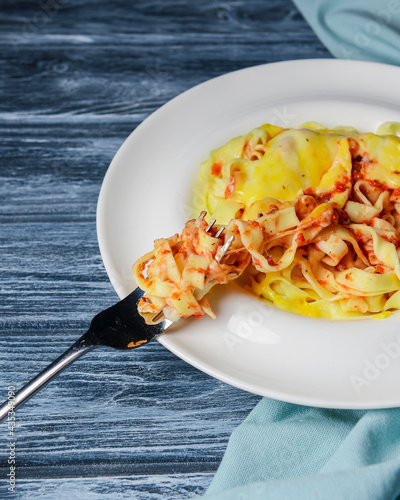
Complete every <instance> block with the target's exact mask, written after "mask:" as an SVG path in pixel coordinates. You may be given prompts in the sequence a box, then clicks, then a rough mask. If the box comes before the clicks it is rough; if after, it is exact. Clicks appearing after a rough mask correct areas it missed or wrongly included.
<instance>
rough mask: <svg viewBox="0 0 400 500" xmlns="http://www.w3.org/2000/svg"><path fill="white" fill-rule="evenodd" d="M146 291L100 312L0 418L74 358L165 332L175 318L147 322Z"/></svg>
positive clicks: (2, 410) (128, 345)
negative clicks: (141, 305) (142, 302)
mask: <svg viewBox="0 0 400 500" xmlns="http://www.w3.org/2000/svg"><path fill="white" fill-rule="evenodd" d="M205 215H206V212H201V214H200V216H199V218H204V217H205ZM215 222H216V221H215V219H213V220H212V221H211V222H210V224H209V225H208V226H207V228H206V231H207V232H208V231H210V230H211V228H212V227H213V225H214V224H215ZM223 230H224V227H221V228H220V229H219V231H218V232H217V233H216V235H215V236H220V235H221V233H222V231H223ZM233 239H234V237H233V236H231V237H230V238H229V239H228V240H227V241H226V242H225V244H224V245H223V246H222V247H220V248H219V250H218V252H217V254H216V255H215V260H217V262H220V261H221V259H222V258H223V256H224V255H225V253H226V251H227V250H228V248H229V247H230V245H231V244H232V241H233ZM144 293H145V292H144V291H143V290H141V289H140V288H136V290H134V291H133V292H131V293H130V294H129V295H128V296H127V297H125V298H124V299H123V300H121V301H120V302H117V303H116V304H114V305H113V306H111V307H109V308H108V309H105V310H104V311H102V312H100V313H99V314H97V315H96V316H95V317H94V318H93V319H92V321H91V323H90V327H89V330H88V331H87V332H86V333H85V334H83V335H82V337H81V338H79V339H78V340H77V341H76V342H75V343H74V344H73V345H72V346H71V347H70V348H69V349H67V350H66V351H65V352H64V354H62V355H61V356H60V357H59V358H57V359H56V360H55V361H53V363H51V364H50V365H48V366H47V368H45V369H44V370H43V371H41V372H40V373H39V374H38V375H36V377H34V378H33V379H32V380H31V381H30V382H28V383H27V384H26V385H24V386H23V387H22V389H20V390H19V391H18V392H16V393H15V395H14V398H13V399H11V400H8V401H6V402H5V403H3V404H2V405H1V406H0V421H1V420H3V419H4V418H5V417H6V416H7V415H8V414H9V413H10V412H13V411H14V410H16V409H17V408H18V407H19V406H21V405H22V404H24V403H25V402H26V401H27V400H28V399H29V398H31V397H32V396H33V395H34V394H36V393H37V392H38V391H39V390H40V389H41V388H42V387H44V386H45V385H46V384H47V383H48V382H50V381H51V380H52V379H53V378H54V377H56V376H57V375H58V374H59V373H61V372H62V371H63V370H65V368H67V367H68V366H69V365H71V364H72V363H73V362H74V361H76V360H77V359H79V358H80V357H81V356H83V355H84V354H87V353H88V352H90V351H91V350H93V349H95V348H96V347H100V346H103V347H111V348H113V349H119V350H129V349H134V348H136V347H140V346H142V345H144V344H147V343H148V342H150V341H151V340H153V339H156V338H157V337H159V336H160V335H161V334H162V333H164V332H165V330H166V329H167V328H168V327H169V326H170V325H171V324H172V321H170V320H168V319H166V318H164V317H163V315H162V312H161V313H158V314H157V315H156V316H155V317H154V318H153V321H159V320H160V321H159V322H158V323H155V324H154V323H153V324H151V325H148V324H146V322H145V321H144V319H143V318H142V317H141V316H140V314H139V312H138V309H137V303H138V302H139V299H140V297H142V295H144Z"/></svg>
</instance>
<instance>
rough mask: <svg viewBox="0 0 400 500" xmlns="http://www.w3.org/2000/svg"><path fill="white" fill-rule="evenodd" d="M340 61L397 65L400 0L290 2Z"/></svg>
mask: <svg viewBox="0 0 400 500" xmlns="http://www.w3.org/2000/svg"><path fill="white" fill-rule="evenodd" d="M293 2H294V3H295V4H296V6H297V7H298V9H299V10H300V11H301V13H302V14H303V16H304V17H305V18H306V20H307V21H308V23H309V24H310V25H311V27H312V29H313V30H314V31H315V33H316V34H317V36H318V37H319V39H320V40H321V42H322V43H323V44H325V46H326V47H327V48H328V50H329V51H330V52H331V53H332V54H333V55H334V56H335V57H338V58H340V59H359V60H365V61H376V62H382V63H387V64H396V65H400V0H387V1H386V2H381V1H380V0H350V1H349V0H293Z"/></svg>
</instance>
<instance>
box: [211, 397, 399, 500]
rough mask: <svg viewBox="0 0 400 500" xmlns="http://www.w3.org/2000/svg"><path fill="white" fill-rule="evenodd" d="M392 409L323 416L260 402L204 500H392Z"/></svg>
mask: <svg viewBox="0 0 400 500" xmlns="http://www.w3.org/2000/svg"><path fill="white" fill-rule="evenodd" d="M398 496H400V408H392V409H385V410H368V411H366V410H329V409H323V408H312V407H307V406H299V405H294V404H290V403H284V402H281V401H275V400H272V399H267V398H264V399H262V400H261V401H260V403H259V404H258V405H257V406H256V407H255V409H254V410H253V411H252V412H251V413H250V414H249V416H248V417H247V419H246V420H245V421H244V422H243V423H242V424H241V425H240V426H239V427H238V428H237V429H235V431H234V432H233V433H232V436H231V438H230V440H229V443H228V447H227V450H226V453H225V456H224V458H223V460H222V463H221V465H220V467H219V469H218V472H217V474H216V475H215V477H214V479H213V481H212V483H211V486H210V488H209V489H208V492H207V494H206V495H205V496H204V497H202V498H204V500H259V499H268V500H275V499H279V500H283V499H296V500H303V499H319V500H321V499H329V500H331V499H335V500H336V499H345V500H353V499H354V500H392V499H393V500H394V499H396V498H398Z"/></svg>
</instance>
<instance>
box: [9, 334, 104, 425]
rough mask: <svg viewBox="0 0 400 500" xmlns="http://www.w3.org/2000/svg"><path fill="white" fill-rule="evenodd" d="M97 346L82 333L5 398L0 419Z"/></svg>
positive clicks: (88, 336)
mask: <svg viewBox="0 0 400 500" xmlns="http://www.w3.org/2000/svg"><path fill="white" fill-rule="evenodd" d="M95 347H97V344H96V343H95V342H93V341H92V340H91V338H90V335H88V333H85V334H84V335H82V337H81V338H80V339H78V340H77V341H76V342H75V344H74V345H72V346H71V347H70V348H69V349H67V350H66V351H65V352H64V354H62V355H61V356H60V357H59V358H57V359H56V360H55V361H53V363H51V364H50V365H49V366H48V367H47V368H45V369H44V370H43V371H41V372H40V373H39V374H38V375H36V377H34V378H33V379H32V380H31V381H30V382H28V383H27V384H26V385H24V387H22V389H20V390H19V391H18V392H16V393H15V395H14V398H13V399H9V400H7V401H6V402H5V403H3V404H2V405H1V406H0V421H1V420H3V418H5V417H6V416H7V415H8V414H9V413H10V412H11V411H14V410H15V409H16V408H18V407H19V406H21V405H22V404H24V403H25V402H26V401H28V399H29V398H30V397H32V396H33V395H34V394H36V393H37V392H38V391H39V390H40V389H41V388H42V387H44V386H45V385H46V384H47V383H48V382H50V380H52V379H53V378H54V377H55V376H57V375H58V374H59V373H61V372H62V371H63V370H65V368H67V367H68V366H69V365H70V364H72V363H73V362H74V361H76V360H77V359H79V358H80V357H81V356H83V355H84V354H86V353H88V352H89V351H91V350H92V349H94V348H95Z"/></svg>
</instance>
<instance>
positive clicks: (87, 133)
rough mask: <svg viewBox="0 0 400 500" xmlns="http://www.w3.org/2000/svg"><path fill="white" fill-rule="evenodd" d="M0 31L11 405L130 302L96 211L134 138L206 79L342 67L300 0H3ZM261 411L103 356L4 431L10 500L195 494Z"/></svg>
mask: <svg viewBox="0 0 400 500" xmlns="http://www.w3.org/2000/svg"><path fill="white" fill-rule="evenodd" d="M0 23H1V31H0V48H1V50H0V70H1V79H0V86H1V99H0V108H1V109H0V137H1V140H0V177H1V181H0V207H1V211H0V248H1V253H0V266H1V275H0V276H1V277H0V279H1V282H0V283H1V288H0V297H1V302H0V310H1V316H0V332H1V333H0V382H1V384H0V399H1V400H5V399H7V390H8V387H10V386H11V387H16V388H18V387H20V386H21V385H22V384H24V383H25V382H26V381H28V380H29V379H30V378H31V377H32V376H34V375H35V374H36V373H37V372H38V371H40V370H41V369H43V368H44V367H45V366H46V365H47V364H48V363H49V362H50V361H52V360H53V359H55V358H56V357H57V356H58V355H59V354H61V353H62V352H63V351H64V350H65V349H67V347H69V346H70V345H71V344H72V343H73V342H74V341H75V340H76V339H77V338H78V336H80V335H81V334H82V333H83V332H84V331H85V330H86V329H87V327H88V324H89V321H90V319H91V318H92V317H93V316H94V315H95V314H96V313H97V312H99V311H100V310H102V309H104V308H106V307H108V306H109V305H111V304H113V303H114V302H115V301H117V299H118V298H117V296H116V293H115V292H114V290H113V289H112V287H111V284H110V283H109V281H108V278H107V275H106V272H105V270H104V267H103V264H102V261H101V257H100V254H99V249H98V245H97V238H96V220H95V214H96V204H97V197H98V194H99V190H100V186H101V182H102V179H103V176H104V174H105V172H106V170H107V167H108V165H109V163H110V161H111V159H112V157H113V155H114V154H115V153H116V151H117V150H118V148H119V146H120V145H121V143H122V142H123V141H124V139H125V138H126V137H127V135H128V134H129V133H130V132H131V131H132V130H133V129H134V128H135V127H136V126H137V125H138V124H139V123H140V122H141V121H142V120H143V119H145V118H146V117H147V116H148V115H149V114H150V113H152V112H153V111H154V110H156V109H157V108H158V107H160V106H161V105H162V104H164V103H165V102H167V101H168V100H170V99H171V98H173V97H174V96H176V95H178V94H180V93H181V92H183V91H184V90H186V89H188V88H190V87H192V86H194V85H196V84H198V83H201V82H203V81H205V80H207V79H209V78H212V77H215V76H218V75H221V74H223V73H226V72H229V71H233V70H237V69H240V68H244V67H248V66H253V65H257V64H263V63H268V62H274V61H281V60H288V59H300V58H316V57H330V55H329V53H328V52H327V50H326V49H325V48H324V47H323V46H322V44H321V43H320V42H319V41H318V39H317V38H316V36H315V35H314V34H313V32H312V31H311V29H310V28H309V26H308V25H307V23H306V22H305V21H304V19H303V18H302V16H301V15H300V14H299V12H298V11H297V10H296V8H295V7H294V5H293V4H292V3H291V2H290V1H289V0H203V1H202V2H198V1H196V0H133V1H126V0H125V1H122V0H120V1H107V2H106V1H104V0H95V1H94V0H85V1H83V0H40V1H38V2H37V1H30V0H28V1H22V0H2V2H1V6H0ZM258 400H259V397H258V396H255V395H252V394H249V393H246V392H244V391H241V390H239V389H235V388H233V387H230V386H228V385H226V384H224V383H222V382H219V381H217V380H214V379H212V378H211V377H209V376H207V375H205V374H203V373H202V372H200V371H198V370H196V369H195V368H193V367H191V366H189V365H187V364H186V363H184V362H183V361H181V360H180V359H178V358H176V357H175V356H174V355H173V354H171V353H170V352H169V351H167V350H166V349H165V348H164V347H162V346H161V345H160V344H158V343H157V342H154V343H151V344H149V345H147V346H144V347H142V348H141V349H138V350H135V351H133V352H116V351H109V350H106V349H99V350H96V351H95V352H92V353H90V354H88V355H87V356H86V357H85V358H83V359H81V360H79V361H78V362H77V363H75V365H74V366H72V367H71V368H70V369H69V370H68V371H65V372H64V373H63V374H62V375H60V376H59V377H58V378H57V379H56V380H55V381H53V382H52V383H51V384H50V385H48V386H47V387H46V388H45V389H44V390H42V391H41V392H40V393H39V394H38V395H36V396H35V397H34V398H33V399H32V400H31V401H29V402H28V403H27V404H26V405H25V406H24V407H22V408H21V409H20V410H19V411H17V413H16V415H17V417H16V428H15V432H14V436H13V438H12V439H11V437H10V435H9V432H8V428H7V422H2V424H1V430H0V450H1V455H0V458H1V460H0V466H1V477H0V498H2V499H3V498H40V499H61V498H62V499H64V498H65V499H74V498H77V499H81V498H82V499H86V498H90V499H92V498H93V499H97V498H107V499H117V498H139V499H143V500H147V499H160V498H168V499H171V500H172V499H183V498H190V497H193V496H196V495H201V494H202V493H204V492H205V491H206V488H207V486H208V485H209V483H210V481H211V479H212V476H213V474H214V472H215V470H216V469H217V467H218V464H219V462H220V460H221V458H222V455H223V453H224V449H225V447H226V444H227V441H228V438H229V435H230V434H231V432H232V430H233V429H234V428H235V427H236V426H237V425H238V424H239V423H240V422H241V421H242V420H243V418H244V417H245V416H246V415H247V413H248V412H249V411H250V409H251V408H253V407H254V406H255V404H256V403H257V401H258ZM11 441H12V442H14V441H15V452H16V456H15V462H16V464H15V466H16V470H15V474H16V481H17V482H16V489H15V493H13V492H8V491H7V488H8V486H9V482H8V481H7V474H8V473H9V471H10V465H9V464H8V460H9V457H10V453H11V451H10V442H11Z"/></svg>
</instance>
